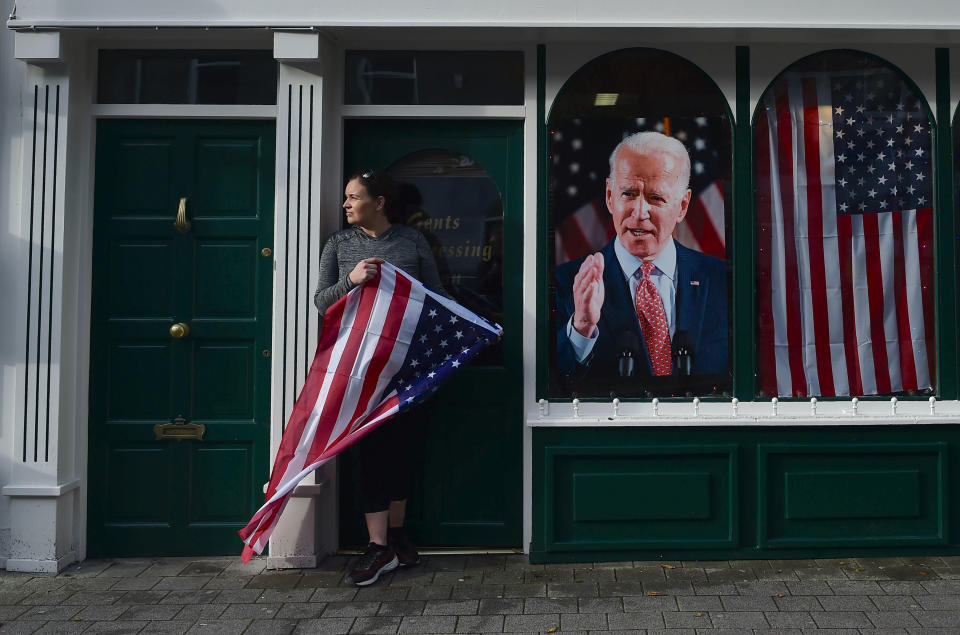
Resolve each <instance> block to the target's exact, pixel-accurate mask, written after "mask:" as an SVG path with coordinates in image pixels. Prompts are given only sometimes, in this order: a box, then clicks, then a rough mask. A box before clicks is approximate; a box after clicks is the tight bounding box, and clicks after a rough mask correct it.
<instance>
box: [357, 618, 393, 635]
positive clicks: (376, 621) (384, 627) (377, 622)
mask: <svg viewBox="0 0 960 635" xmlns="http://www.w3.org/2000/svg"><path fill="white" fill-rule="evenodd" d="M399 625H400V618H399V617H388V616H382V617H377V616H373V617H369V616H368V617H358V618H357V619H356V620H354V622H353V626H352V627H351V628H350V632H351V633H396V632H397V627H398V626H399Z"/></svg>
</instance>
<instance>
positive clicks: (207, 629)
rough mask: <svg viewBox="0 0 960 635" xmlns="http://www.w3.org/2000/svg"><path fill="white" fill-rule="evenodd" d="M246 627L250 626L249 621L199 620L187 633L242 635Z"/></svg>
mask: <svg viewBox="0 0 960 635" xmlns="http://www.w3.org/2000/svg"><path fill="white" fill-rule="evenodd" d="M248 626H250V620H201V621H199V622H197V623H196V624H194V625H193V626H192V627H190V630H188V631H187V633H191V634H193V633H196V634H197V635H200V634H201V633H203V634H208V633H209V634H210V635H213V634H214V633H224V634H225V635H236V633H242V632H243V631H244V629H246V628H247V627H248Z"/></svg>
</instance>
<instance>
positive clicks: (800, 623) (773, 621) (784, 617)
mask: <svg viewBox="0 0 960 635" xmlns="http://www.w3.org/2000/svg"><path fill="white" fill-rule="evenodd" d="M763 615H764V617H766V618H767V623H768V624H770V626H771V627H772V628H775V629H784V628H802V629H811V628H817V623H816V622H814V621H813V618H812V617H810V614H809V613H807V612H806V611H784V612H779V611H765V612H764V614H763Z"/></svg>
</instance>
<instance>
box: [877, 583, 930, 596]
mask: <svg viewBox="0 0 960 635" xmlns="http://www.w3.org/2000/svg"><path fill="white" fill-rule="evenodd" d="M877 586H879V587H880V589H881V591H882V592H883V593H886V594H888V595H927V594H928V593H929V591H927V590H926V589H925V588H923V585H922V584H920V583H919V582H913V581H898V580H892V581H881V582H877Z"/></svg>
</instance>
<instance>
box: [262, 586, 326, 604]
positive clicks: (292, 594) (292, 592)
mask: <svg viewBox="0 0 960 635" xmlns="http://www.w3.org/2000/svg"><path fill="white" fill-rule="evenodd" d="M248 590H249V591H255V590H256V589H248ZM311 596H313V589H303V588H294V589H289V588H287V589H264V590H263V591H262V592H261V593H260V596H259V597H258V598H257V600H256V601H257V602H261V603H263V602H309V601H310V598H311Z"/></svg>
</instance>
